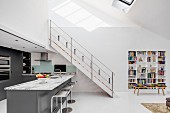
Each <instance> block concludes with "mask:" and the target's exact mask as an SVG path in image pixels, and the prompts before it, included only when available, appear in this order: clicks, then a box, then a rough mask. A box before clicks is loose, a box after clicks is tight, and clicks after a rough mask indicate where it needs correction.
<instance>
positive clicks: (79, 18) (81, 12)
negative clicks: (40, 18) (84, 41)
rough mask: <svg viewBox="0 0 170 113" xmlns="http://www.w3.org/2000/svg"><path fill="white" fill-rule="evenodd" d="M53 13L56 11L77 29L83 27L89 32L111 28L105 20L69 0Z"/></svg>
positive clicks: (54, 9)
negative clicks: (101, 28)
mask: <svg viewBox="0 0 170 113" xmlns="http://www.w3.org/2000/svg"><path fill="white" fill-rule="evenodd" d="M52 11H54V12H55V13H56V14H57V15H59V16H61V17H64V18H65V19H66V20H68V21H69V22H71V23H73V24H74V25H76V26H77V27H82V28H84V29H85V30H87V31H89V32H91V31H93V30H95V29H97V28H98V27H111V26H110V25H109V24H107V23H105V22H104V21H103V20H101V19H100V18H98V17H96V16H94V15H93V14H91V13H90V12H88V11H87V10H86V9H84V8H82V7H81V6H79V5H77V4H76V3H74V2H73V1H71V0H67V1H65V2H64V3H62V4H60V5H58V6H57V7H55V8H53V9H52Z"/></svg>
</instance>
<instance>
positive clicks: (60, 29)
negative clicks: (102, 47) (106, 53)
mask: <svg viewBox="0 0 170 113" xmlns="http://www.w3.org/2000/svg"><path fill="white" fill-rule="evenodd" d="M51 22H52V23H53V24H54V25H56V24H55V23H54V22H53V21H51ZM56 26H57V27H58V28H59V29H60V30H61V31H62V32H64V33H65V34H66V35H67V36H69V37H70V38H72V37H71V36H70V35H69V34H68V33H66V32H65V31H64V30H63V29H61V28H60V27H59V26H58V25H56ZM64 39H65V38H64ZM72 40H74V41H75V42H76V43H77V44H78V45H79V46H80V47H82V48H83V49H84V50H86V52H88V53H89V54H90V55H93V54H92V53H90V52H89V51H88V50H87V49H86V48H84V47H83V46H82V45H81V44H80V43H78V42H77V41H76V40H75V39H73V38H72ZM93 57H94V58H95V59H96V60H97V61H99V62H100V63H101V64H102V65H103V66H104V67H105V68H107V69H108V70H109V71H111V72H112V70H111V69H109V68H108V67H107V66H106V65H105V64H103V63H102V62H101V61H100V60H99V59H98V58H96V57H95V56H94V55H93Z"/></svg>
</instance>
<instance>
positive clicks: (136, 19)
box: [73, 0, 170, 40]
mask: <svg viewBox="0 0 170 113" xmlns="http://www.w3.org/2000/svg"><path fill="white" fill-rule="evenodd" d="M73 1H76V0H73ZM79 1H81V2H84V3H86V4H88V5H89V6H91V7H93V8H95V9H97V10H98V11H101V12H103V13H105V14H107V15H110V16H111V17H113V19H115V18H117V19H119V20H121V21H122V22H126V23H130V24H136V25H137V26H141V27H143V28H146V29H148V30H149V31H151V32H153V33H155V34H157V35H160V36H161V37H163V38H166V39H169V40H170V32H169V29H170V10H169V4H170V0H136V2H135V3H134V5H133V7H132V8H131V9H130V11H129V12H128V13H123V12H122V11H120V10H118V9H116V8H115V7H112V3H113V1H114V0H79ZM132 27H133V26H132Z"/></svg>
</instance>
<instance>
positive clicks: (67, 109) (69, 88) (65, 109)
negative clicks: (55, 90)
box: [63, 85, 73, 113]
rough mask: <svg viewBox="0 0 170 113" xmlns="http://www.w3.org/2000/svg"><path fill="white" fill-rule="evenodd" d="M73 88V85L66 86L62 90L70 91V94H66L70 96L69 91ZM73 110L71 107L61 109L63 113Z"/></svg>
mask: <svg viewBox="0 0 170 113" xmlns="http://www.w3.org/2000/svg"><path fill="white" fill-rule="evenodd" d="M72 88H73V85H68V86H66V87H64V88H63V89H64V90H70V93H69V94H68V95H71V89H72ZM67 102H68V101H67V100H66V103H67ZM72 110H73V109H72V108H71V107H67V106H66V108H63V113H67V111H69V112H71V111H72Z"/></svg>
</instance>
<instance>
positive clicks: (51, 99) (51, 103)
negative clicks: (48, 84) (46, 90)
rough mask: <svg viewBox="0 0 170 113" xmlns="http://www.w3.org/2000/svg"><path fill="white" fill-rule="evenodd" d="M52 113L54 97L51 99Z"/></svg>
mask: <svg viewBox="0 0 170 113" xmlns="http://www.w3.org/2000/svg"><path fill="white" fill-rule="evenodd" d="M51 113H53V97H52V98H51Z"/></svg>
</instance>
